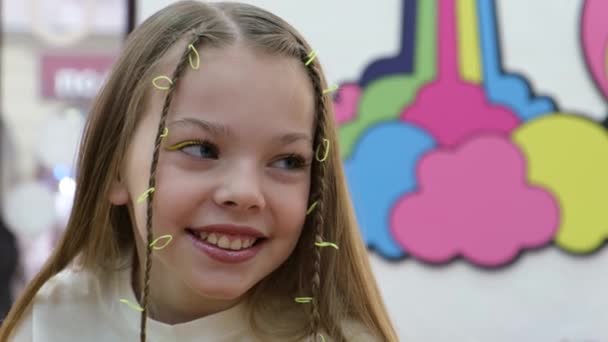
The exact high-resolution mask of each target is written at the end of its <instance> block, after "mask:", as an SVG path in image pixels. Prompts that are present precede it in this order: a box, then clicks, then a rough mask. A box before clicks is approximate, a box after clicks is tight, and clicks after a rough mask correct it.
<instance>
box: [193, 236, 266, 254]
mask: <svg viewBox="0 0 608 342" xmlns="http://www.w3.org/2000/svg"><path fill="white" fill-rule="evenodd" d="M199 238H200V239H201V240H203V241H207V242H208V243H210V244H212V245H216V246H218V247H219V248H222V249H230V250H233V251H238V250H241V249H245V248H249V247H251V246H253V244H254V243H255V241H256V240H257V239H255V238H242V239H232V241H231V239H230V237H229V236H227V235H222V234H217V233H208V232H201V233H199Z"/></svg>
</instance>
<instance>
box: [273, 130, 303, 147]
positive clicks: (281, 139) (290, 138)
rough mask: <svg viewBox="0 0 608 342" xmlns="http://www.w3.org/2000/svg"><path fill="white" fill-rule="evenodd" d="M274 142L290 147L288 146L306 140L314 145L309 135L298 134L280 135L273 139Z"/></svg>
mask: <svg viewBox="0 0 608 342" xmlns="http://www.w3.org/2000/svg"><path fill="white" fill-rule="evenodd" d="M272 140H273V142H274V143H277V144H282V145H288V144H291V143H294V142H296V141H299V140H306V141H309V142H311V143H312V138H311V137H310V135H309V134H306V133H298V132H294V133H287V134H284V135H279V136H277V137H275V138H273V139H272Z"/></svg>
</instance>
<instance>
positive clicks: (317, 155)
mask: <svg viewBox="0 0 608 342" xmlns="http://www.w3.org/2000/svg"><path fill="white" fill-rule="evenodd" d="M321 146H323V147H324V148H325V151H324V152H323V157H319V148H320V147H321ZM328 156H329V140H327V139H325V138H323V143H322V144H321V145H319V146H317V153H315V157H316V158H317V161H319V162H324V161H325V160H327V157H328Z"/></svg>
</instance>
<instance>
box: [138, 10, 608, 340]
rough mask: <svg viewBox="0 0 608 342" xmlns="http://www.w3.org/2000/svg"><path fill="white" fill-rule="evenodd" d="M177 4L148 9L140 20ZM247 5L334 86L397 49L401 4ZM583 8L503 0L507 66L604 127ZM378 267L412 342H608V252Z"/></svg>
mask: <svg viewBox="0 0 608 342" xmlns="http://www.w3.org/2000/svg"><path fill="white" fill-rule="evenodd" d="M169 2H170V1H168V0H146V1H141V2H140V4H139V6H140V13H139V15H140V18H144V17H147V16H148V15H150V14H151V13H153V12H154V11H156V10H158V9H159V8H161V7H162V6H164V5H166V4H168V3H169ZM245 2H248V3H252V4H255V5H259V6H261V7H264V8H266V9H269V10H271V11H273V12H275V13H276V14H278V15H280V16H282V17H284V18H285V19H286V20H287V21H289V22H290V23H292V24H293V25H294V26H295V27H296V28H298V29H299V30H300V31H301V32H302V33H303V34H304V35H305V36H306V37H307V39H309V41H310V42H311V43H312V45H313V46H314V47H315V48H316V49H317V50H318V52H319V56H320V58H321V60H322V62H323V63H324V67H325V69H326V71H327V74H328V78H329V81H330V82H332V83H333V82H342V81H347V80H355V79H358V78H359V76H360V74H361V72H362V71H363V68H364V67H365V65H366V64H367V63H368V62H369V61H370V60H372V59H375V58H378V57H382V56H389V55H392V54H394V53H395V52H396V51H397V44H398V41H397V39H398V37H397V33H398V28H399V25H400V23H399V22H398V21H399V10H398V9H399V4H400V1H398V0H383V1H377V2H376V1H374V2H372V1H360V0H351V1H346V0H333V1H326V0H309V1H285V0H257V1H255V0H250V1H245ZM581 3H582V2H581V1H573V0H537V1H528V0H499V1H498V6H497V8H498V12H499V18H498V19H499V22H500V23H501V32H502V36H501V43H502V51H503V52H504V54H503V57H504V67H505V68H506V69H508V70H515V71H518V72H522V73H523V74H525V75H526V76H527V77H528V78H529V80H530V81H531V83H532V86H533V88H534V89H535V91H536V93H537V94H538V93H540V94H544V95H550V96H552V97H553V98H555V99H556V100H557V102H558V103H559V105H560V107H561V108H562V109H563V110H565V111H569V112H575V113H582V114H584V115H588V116H590V117H593V118H596V119H600V118H603V117H604V116H605V115H606V113H608V110H607V107H606V104H605V103H603V102H602V99H601V97H600V96H599V93H598V92H597V91H596V90H595V89H594V88H593V87H592V85H591V83H590V81H589V76H588V74H587V73H586V71H585V69H584V64H583V61H582V57H581V56H582V54H581V53H580V51H579V50H580V47H579V43H578V40H577V39H578V38H577V37H578V36H577V35H578V26H577V23H578V18H579V9H580V5H581ZM539 18H542V20H540V19H539ZM555 70H563V72H560V73H557V72H555ZM371 260H372V263H373V267H374V270H375V273H376V276H377V278H378V281H379V284H380V287H381V289H382V292H383V295H384V298H385V300H386V303H387V305H388V308H389V311H390V314H391V316H392V318H393V320H394V323H395V325H396V326H397V328H398V330H399V333H400V336H401V338H402V339H403V340H404V341H425V342H426V341H446V342H448V341H449V342H453V341H467V342H473V341H480V342H486V341H531V342H532V341H533V342H542V341H547V342H549V341H551V342H555V341H580V342H582V341H589V342H591V341H594V342H599V341H608V329H607V328H606V322H608V295H606V288H608V272H607V271H606V270H607V269H608V250H607V248H604V249H602V250H600V251H599V252H597V253H595V254H594V255H592V256H587V257H574V256H571V255H568V254H566V253H564V252H562V251H560V250H558V249H556V248H553V247H550V248H545V249H543V250H541V251H537V252H532V253H527V254H525V255H524V256H523V257H521V258H520V259H519V260H518V261H517V262H515V263H514V264H513V265H511V266H509V267H506V268H504V269H500V270H495V271H487V270H486V271H483V270H480V269H477V268H475V267H473V266H471V265H469V264H466V263H464V262H461V261H459V262H455V263H452V264H449V265H447V266H442V267H431V266H428V265H425V264H421V263H419V262H417V261H413V260H411V259H410V260H406V261H401V262H395V263H389V262H386V261H384V260H382V259H381V258H379V257H378V256H375V255H372V256H371Z"/></svg>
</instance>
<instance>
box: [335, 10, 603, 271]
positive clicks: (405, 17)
mask: <svg viewBox="0 0 608 342" xmlns="http://www.w3.org/2000/svg"><path fill="white" fill-rule="evenodd" d="M401 13H402V14H401V15H402V19H401V20H402V26H401V32H400V44H401V46H400V49H399V52H398V54H397V55H395V56H392V57H388V58H380V59H378V60H375V61H373V62H371V63H370V64H369V65H368V67H367V68H366V69H365V70H364V71H363V72H362V74H361V77H360V78H359V79H358V80H356V81H354V82H345V83H343V84H341V86H340V88H339V90H338V92H337V93H336V97H335V101H334V102H335V103H334V109H335V112H336V118H337V121H338V123H339V125H340V132H339V133H340V150H341V155H342V157H343V159H344V161H345V171H346V174H347V179H348V183H349V189H350V191H351V194H352V198H353V202H354V205H355V210H356V213H357V218H358V220H359V224H360V226H361V231H362V234H363V237H364V239H365V242H366V243H367V245H368V247H369V248H370V249H371V250H373V251H374V252H375V253H377V254H378V255H380V256H382V257H383V258H385V259H386V260H392V261H399V260H402V259H404V258H415V259H416V260H419V261H421V262H424V263H429V264H437V265H441V264H445V263H449V262H451V261H453V260H455V259H464V260H466V261H467V262H469V263H470V264H472V265H475V266H478V267H481V268H492V269H493V268H500V267H505V266H507V265H510V264H512V263H513V262H514V261H516V260H517V258H518V256H520V255H521V254H522V253H526V252H527V251H531V250H534V249H539V248H558V249H560V250H562V251H564V252H566V253H568V254H571V255H572V256H573V257H574V256H577V255H583V256H584V255H588V254H590V253H593V252H595V251H597V250H599V249H601V248H602V247H603V245H604V244H605V241H606V238H607V237H608V209H607V208H608V207H606V205H605V202H606V201H605V200H604V198H605V196H606V194H608V177H606V175H608V132H607V130H606V128H605V127H604V126H606V125H603V123H602V122H597V121H594V120H592V119H590V118H589V117H588V116H586V115H581V114H584V113H576V112H574V111H569V110H568V108H560V106H559V105H558V104H557V103H556V101H555V100H554V99H552V98H551V97H548V96H543V94H538V93H537V92H536V91H535V89H534V88H533V86H532V85H531V83H530V82H529V81H528V80H527V79H526V76H525V75H522V74H518V73H516V72H512V71H510V70H505V68H504V67H503V65H502V62H501V56H502V54H503V52H502V51H501V48H500V32H501V23H499V22H498V21H497V17H498V16H497V8H496V3H495V2H494V1H493V0H403V1H402V3H401ZM606 13H608V2H606V1H603V0H587V1H585V2H584V5H583V6H581V13H580V37H579V38H580V47H581V55H582V56H583V58H584V59H585V62H586V65H587V68H588V71H589V74H590V77H591V78H592V79H593V82H594V84H595V85H596V87H597V89H598V91H600V92H601V93H602V95H603V96H604V99H608V75H607V74H608V22H607V21H606V20H605V15H606ZM563 67H564V68H568V66H567V65H564V66H563ZM555 72H556V73H559V72H560V70H555ZM564 81H567V80H564ZM607 114H608V113H607Z"/></svg>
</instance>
